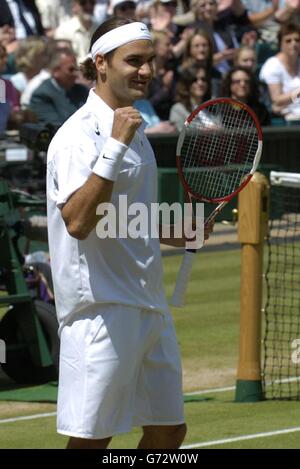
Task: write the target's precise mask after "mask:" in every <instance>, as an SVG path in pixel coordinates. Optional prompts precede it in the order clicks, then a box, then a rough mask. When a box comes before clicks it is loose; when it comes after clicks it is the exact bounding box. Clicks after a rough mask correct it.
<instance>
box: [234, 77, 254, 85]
mask: <svg viewBox="0 0 300 469" xmlns="http://www.w3.org/2000/svg"><path fill="white" fill-rule="evenodd" d="M231 83H232V84H233V85H239V84H240V83H246V85H249V83H250V80H249V78H240V79H239V80H238V79H236V80H231Z"/></svg>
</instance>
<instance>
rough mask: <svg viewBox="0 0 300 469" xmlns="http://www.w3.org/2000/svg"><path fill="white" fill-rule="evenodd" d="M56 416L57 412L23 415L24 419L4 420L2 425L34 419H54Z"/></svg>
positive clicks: (0, 421)
mask: <svg viewBox="0 0 300 469" xmlns="http://www.w3.org/2000/svg"><path fill="white" fill-rule="evenodd" d="M54 415H56V412H48V413H45V414H33V415H23V417H14V418H10V419H2V420H0V423H12V422H19V421H20V420H33V419H41V418H43V417H53V416H54Z"/></svg>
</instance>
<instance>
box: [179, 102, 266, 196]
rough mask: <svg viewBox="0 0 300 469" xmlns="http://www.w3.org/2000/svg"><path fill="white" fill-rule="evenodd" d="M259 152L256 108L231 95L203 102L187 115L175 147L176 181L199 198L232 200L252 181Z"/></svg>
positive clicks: (259, 134) (191, 194)
mask: <svg viewBox="0 0 300 469" xmlns="http://www.w3.org/2000/svg"><path fill="white" fill-rule="evenodd" d="M261 152H262V130H261V127H260V124H259V121H258V118H257V116H256V114H255V113H254V111H253V110H252V109H251V108H250V107H249V106H247V105H246V104H244V103H242V102H240V101H237V100H234V99H231V98H216V99H212V100H210V101H206V102H205V103H203V104H201V106H199V107H198V108H197V109H195V110H194V111H193V112H192V113H191V114H190V116H189V117H188V118H187V120H186V122H185V124H184V128H183V129H182V131H181V133H180V135H179V138H178V142H177V150H176V162H177V168H178V173H179V177H180V180H181V182H182V184H183V187H184V189H185V191H186V193H188V194H189V195H190V196H192V197H193V198H195V199H196V200H199V201H202V202H211V203H221V202H225V201H229V200H231V199H232V198H233V197H234V196H235V195H236V194H237V193H238V192H240V191H241V190H242V189H243V187H245V185H246V184H247V183H248V182H249V181H250V179H251V177H252V175H253V174H254V172H255V171H256V169H257V166H258V164H259V160H260V156H261Z"/></svg>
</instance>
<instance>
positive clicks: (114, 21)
mask: <svg viewBox="0 0 300 469" xmlns="http://www.w3.org/2000/svg"><path fill="white" fill-rule="evenodd" d="M130 23H134V21H133V20H130V19H127V18H121V17H120V16H113V17H112V18H109V19H108V20H106V21H104V22H103V23H101V24H100V26H98V28H97V29H96V31H95V32H94V34H93V36H92V39H91V44H90V51H91V49H92V47H93V45H94V44H95V42H96V41H97V40H98V39H99V38H100V37H101V36H103V35H104V34H106V33H108V32H109V31H112V30H113V29H116V28H119V27H120V26H124V25H126V24H130ZM113 53H114V51H111V52H108V53H107V54H105V57H106V58H107V59H108V60H109V59H110V58H111V57H112V55H113ZM80 70H81V72H82V75H83V76H84V78H86V79H87V80H92V81H93V80H96V79H97V69H96V66H95V64H94V62H93V59H92V58H90V57H89V58H87V59H86V60H85V61H84V62H82V63H81V64H80Z"/></svg>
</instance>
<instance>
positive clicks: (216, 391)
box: [0, 377, 300, 447]
mask: <svg viewBox="0 0 300 469" xmlns="http://www.w3.org/2000/svg"><path fill="white" fill-rule="evenodd" d="M299 380H300V377H293V378H286V379H282V380H276V381H274V382H275V383H280V382H281V383H287V382H293V381H299ZM267 384H270V383H267ZM234 389H235V386H227V387H224V388H210V389H204V390H203V389H202V390H200V391H193V392H186V393H184V395H185V396H195V395H199V394H209V393H218V392H226V391H233V390H234ZM55 415H56V412H50V413H45V414H33V415H25V416H23V417H14V418H9V419H2V420H0V424H1V423H11V422H19V421H20V420H33V419H40V418H44V417H53V416H55ZM295 431H296V430H295ZM220 441H222V440H220ZM197 447H198V446H197Z"/></svg>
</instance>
